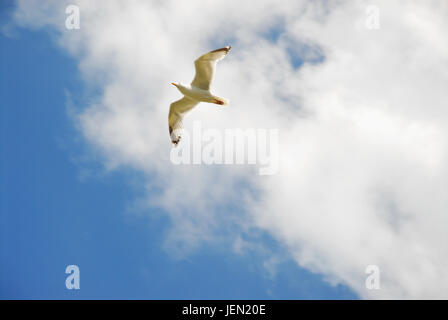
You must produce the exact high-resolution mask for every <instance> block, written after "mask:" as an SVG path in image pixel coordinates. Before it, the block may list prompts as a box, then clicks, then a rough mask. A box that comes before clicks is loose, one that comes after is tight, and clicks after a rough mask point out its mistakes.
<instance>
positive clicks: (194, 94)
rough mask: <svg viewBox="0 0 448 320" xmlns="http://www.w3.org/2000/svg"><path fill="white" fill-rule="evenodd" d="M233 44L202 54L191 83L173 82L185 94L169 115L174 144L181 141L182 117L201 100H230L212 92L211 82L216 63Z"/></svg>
mask: <svg viewBox="0 0 448 320" xmlns="http://www.w3.org/2000/svg"><path fill="white" fill-rule="evenodd" d="M230 48H231V46H227V47H224V48H221V49H216V50H213V51H210V52H209V53H206V54H204V55H202V56H200V57H199V58H198V59H197V60H196V61H195V62H194V66H195V68H196V75H195V77H194V79H193V81H192V82H191V85H182V84H180V83H174V82H172V83H171V84H172V85H174V86H176V87H177V89H178V90H179V91H180V92H181V93H182V94H183V95H184V97H183V98H182V99H180V100H177V101H175V102H173V103H172V104H171V105H170V113H169V115H168V125H169V129H170V138H171V142H172V143H173V144H174V146H177V144H178V143H179V141H180V132H181V130H182V119H183V117H184V115H185V114H186V113H187V112H188V111H190V110H191V109H193V108H194V107H196V105H197V104H198V103H199V102H209V103H215V104H219V105H226V104H227V103H228V101H227V100H226V99H224V98H220V97H217V96H215V95H213V94H212V93H211V92H210V84H211V82H212V80H213V74H214V73H215V69H216V63H217V62H218V61H219V60H221V59H223V58H224V57H225V56H226V54H227V53H228V52H229V50H230Z"/></svg>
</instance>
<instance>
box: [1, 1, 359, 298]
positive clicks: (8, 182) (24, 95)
mask: <svg viewBox="0 0 448 320" xmlns="http://www.w3.org/2000/svg"><path fill="white" fill-rule="evenodd" d="M0 10H2V15H1V16H2V23H4V22H5V21H7V20H8V19H9V17H8V15H7V11H8V10H11V8H10V7H9V8H7V6H5V4H4V3H3V2H2V7H0ZM54 40H55V39H54V38H53V37H52V35H51V33H50V32H48V30H45V29H44V30H38V31H30V30H27V29H21V28H14V32H13V33H12V35H11V36H8V37H7V36H5V35H4V34H0V108H1V109H0V121H1V122H0V130H1V131H0V155H1V156H0V170H1V171H0V298H2V299H271V298H273V299H310V298H321V299H345V298H357V296H356V295H355V294H354V293H353V292H352V291H351V290H350V289H348V288H347V287H344V286H340V285H338V286H331V285H329V284H328V283H327V282H325V281H323V278H322V276H320V275H316V274H312V273H310V272H309V271H306V270H305V269H302V268H299V267H298V266H297V264H296V263H295V262H293V261H292V260H287V259H286V260H285V261H284V262H283V263H280V264H279V265H278V266H277V272H276V274H275V275H273V276H272V275H270V274H269V272H268V271H267V270H266V269H265V268H264V267H263V257H262V256H260V255H258V254H257V253H250V252H249V253H247V254H243V255H239V254H236V253H235V252H233V251H232V250H231V249H230V248H229V247H227V246H223V245H212V244H201V245H200V246H199V247H198V248H197V249H195V250H193V251H192V252H191V253H189V254H188V255H187V256H186V257H184V258H182V259H177V258H176V257H173V256H172V255H171V254H170V253H169V252H167V250H165V249H164V245H163V243H164V237H165V235H166V230H167V229H168V228H169V223H170V222H169V220H168V219H167V218H164V212H163V211H158V210H157V209H146V210H147V211H146V212H145V214H138V212H137V213H135V212H129V207H130V206H132V204H133V202H134V201H135V200H136V199H137V198H138V197H139V196H141V194H142V191H141V190H142V189H143V181H142V178H141V177H140V176H139V173H138V172H133V171H131V170H125V169H121V170H118V171H114V172H108V171H105V170H104V169H103V168H102V164H101V163H100V162H99V160H98V159H97V158H96V157H95V154H94V153H93V152H92V151H91V147H90V146H89V145H88V144H87V142H86V141H84V138H83V136H82V135H81V134H80V132H79V131H78V130H77V128H76V126H75V124H74V122H73V119H72V118H71V117H70V115H69V112H68V109H67V104H69V101H71V100H74V101H75V104H76V105H77V106H80V107H81V108H82V106H83V104H85V103H87V102H88V101H89V100H90V99H93V98H94V94H95V92H94V90H92V88H88V87H86V85H85V84H84V83H83V80H82V78H81V77H80V75H79V71H78V67H77V61H75V60H74V59H73V58H71V57H70V56H68V55H67V54H66V53H64V51H62V50H61V49H59V47H58V46H57V45H56V44H55V42H54ZM86 172H87V174H85V173H86ZM151 210H152V211H151ZM261 239H263V245H266V246H267V247H269V248H270V249H271V250H283V249H282V247H281V246H280V245H278V244H276V242H275V241H274V240H273V239H271V238H270V237H269V236H268V235H267V234H266V235H264V236H262V237H261ZM71 264H75V265H78V266H79V268H80V271H81V289H80V290H67V289H66V288H65V278H66V274H65V273H64V272H65V267H66V266H67V265H71Z"/></svg>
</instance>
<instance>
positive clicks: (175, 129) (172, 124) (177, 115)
mask: <svg viewBox="0 0 448 320" xmlns="http://www.w3.org/2000/svg"><path fill="white" fill-rule="evenodd" d="M198 103H199V101H197V100H193V99H190V98H188V97H183V98H182V99H180V100H177V101H175V102H173V103H172V104H171V105H170V113H169V115H168V126H169V130H170V138H171V142H172V143H173V144H174V145H175V146H177V144H178V143H179V141H180V130H181V129H182V119H183V117H184V114H185V113H187V112H188V111H190V110H191V109H193V108H194V107H195V106H196V105H197V104H198Z"/></svg>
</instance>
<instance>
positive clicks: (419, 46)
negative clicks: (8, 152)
mask: <svg viewBox="0 0 448 320" xmlns="http://www.w3.org/2000/svg"><path fill="white" fill-rule="evenodd" d="M71 2H73V3H76V4H77V5H79V6H80V9H81V28H80V30H66V29H65V28H64V26H65V24H64V21H65V5H66V4H64V3H62V2H60V1H50V0H48V1H28V0H27V1H25V0H24V1H19V6H18V9H17V12H16V19H17V21H19V22H20V23H21V24H22V25H25V26H32V27H44V26H50V27H52V28H55V29H56V30H58V31H59V42H60V44H61V45H62V46H63V47H64V48H66V49H67V50H69V52H70V53H71V54H73V55H74V56H75V57H76V58H78V59H79V62H80V70H81V72H82V73H83V75H84V76H85V79H86V81H87V83H91V84H95V85H98V84H100V86H101V87H102V90H103V95H102V97H101V100H100V101H98V103H96V104H92V105H90V106H89V107H88V108H87V109H86V110H84V111H83V112H82V113H81V114H80V116H79V121H80V125H81V128H82V132H83V134H84V135H85V137H86V138H87V139H88V140H89V141H90V142H91V143H92V144H93V145H95V146H97V147H98V148H99V149H100V150H101V151H102V152H103V153H104V155H105V159H106V161H107V165H108V166H109V167H110V168H115V167H119V166H126V167H132V168H134V169H136V170H138V171H140V172H142V173H144V174H145V175H147V178H148V203H150V205H151V206H156V207H161V208H163V209H165V210H166V212H167V214H169V215H170V217H171V220H172V222H173V229H172V232H171V234H172V238H171V239H177V240H179V242H182V243H187V244H188V245H194V244H196V243H198V242H200V241H213V240H214V239H215V237H216V234H218V236H225V234H227V233H229V232H231V233H239V232H249V230H251V228H254V227H255V226H256V227H258V228H261V229H263V230H266V231H268V232H269V233H270V234H271V235H272V236H274V237H275V238H276V239H277V240H278V241H279V242H280V243H282V244H284V245H285V246H287V247H288V249H289V250H290V252H291V254H292V256H293V257H294V259H295V260H296V261H297V263H298V264H300V265H301V266H303V267H306V268H308V269H310V270H312V271H315V272H320V273H322V274H324V275H325V277H326V279H328V280H329V281H330V282H332V283H343V284H346V285H349V286H350V287H351V288H353V289H354V290H355V291H356V292H357V293H358V294H360V295H361V296H362V297H365V298H378V297H380V298H418V297H420V298H448V296H447V292H448V280H447V278H446V277H445V276H444V274H445V270H446V268H447V266H448V250H447V249H448V232H447V226H448V215H447V214H446V209H447V208H448V196H447V191H446V190H448V179H447V178H448V175H447V173H448V171H447V169H448V165H447V163H448V162H447V154H446V152H447V137H448V129H447V126H446V123H447V121H448V119H447V118H448V111H447V109H446V101H447V99H446V98H447V93H446V83H447V82H448V63H447V62H448V41H447V40H446V31H447V30H448V21H447V20H446V16H447V14H448V4H447V3H446V2H445V1H417V0H414V1H406V2H402V1H400V2H398V1H386V0H384V1H374V3H371V2H367V1H356V2H355V1H312V2H309V3H308V2H306V1H282V2H278V1H270V0H265V1H257V2H253V1H251V2H242V1H236V0H235V1H228V0H227V1H219V2H218V1H214V2H213V4H211V3H209V2H206V1H188V2H181V1H152V2H150V1H71ZM372 4H374V5H377V6H378V7H379V9H380V19H381V24H380V25H381V28H380V29H379V30H369V29H367V28H365V18H366V10H365V9H366V7H367V6H368V5H372ZM272 29H276V30H277V31H278V32H280V33H281V34H280V35H279V36H278V39H275V40H273V39H269V37H268V36H267V35H268V34H269V32H270V31H272ZM227 44H231V45H232V46H233V50H232V51H231V54H229V56H228V57H227V58H226V59H225V60H224V61H223V62H222V63H221V65H220V66H219V71H218V77H217V79H216V85H215V87H216V92H217V93H218V94H220V95H222V96H224V97H226V98H229V99H230V101H231V105H230V106H229V107H228V108H225V109H224V108H223V109H221V108H217V107H215V106H213V105H201V106H200V107H199V108H198V109H197V110H195V111H194V112H193V113H192V114H190V115H189V117H188V118H186V121H185V122H186V127H187V128H189V126H191V124H192V121H193V120H196V119H202V120H203V125H204V126H208V127H214V128H220V129H224V128H237V127H239V128H267V129H268V128H280V130H281V131H280V138H281V146H280V147H281V149H280V152H281V153H280V171H279V173H278V174H277V175H275V176H270V177H259V176H257V175H256V173H254V171H253V170H250V168H249V169H248V168H247V167H236V166H221V167H220V166H213V167H207V166H186V167H181V166H179V167H177V166H173V165H171V163H170V162H169V150H170V142H169V137H168V133H167V123H166V121H167V112H168V106H169V103H170V102H171V101H173V100H174V99H176V98H178V97H179V94H178V93H177V91H176V90H175V89H174V88H172V87H171V86H170V85H169V83H170V82H172V81H180V82H187V83H188V82H189V81H190V80H191V78H192V75H193V72H194V69H193V65H192V61H193V60H194V59H195V58H196V57H197V56H198V55H200V54H201V53H203V52H205V51H207V50H209V49H213V48H215V47H219V46H224V45H227ZM322 56H324V59H322ZM297 57H302V59H305V60H306V61H305V63H304V65H303V66H302V67H300V68H296V66H294V65H293V64H292V63H291V61H294V59H297ZM319 61H320V62H319ZM242 182H244V184H245V185H248V186H249V187H248V188H244V187H242ZM192 185H193V186H194V188H193V187H192ZM155 190H157V192H156V191H155ZM251 190H256V191H257V192H256V194H257V196H256V197H254V196H253V192H252V191H251ZM229 204H232V205H233V206H235V207H236V208H240V209H241V210H244V212H245V214H244V215H243V214H242V212H241V210H238V212H234V213H232V212H231V211H229V210H225V208H226V206H229ZM223 212H224V213H225V214H223ZM232 230H234V231H232ZM236 238H237V239H241V238H239V237H238V236H236ZM226 241H230V240H226ZM235 246H237V247H239V246H240V245H238V244H235ZM274 260H275V259H274ZM274 260H272V261H274ZM371 264H375V265H378V266H379V268H380V270H381V289H380V290H371V291H369V290H367V289H365V286H364V283H365V278H366V274H365V273H364V271H365V267H366V266H367V265H371Z"/></svg>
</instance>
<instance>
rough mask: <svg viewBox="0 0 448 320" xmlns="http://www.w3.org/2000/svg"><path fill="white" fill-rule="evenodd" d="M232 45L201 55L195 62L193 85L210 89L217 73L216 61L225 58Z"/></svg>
mask: <svg viewBox="0 0 448 320" xmlns="http://www.w3.org/2000/svg"><path fill="white" fill-rule="evenodd" d="M230 48H232V47H231V46H227V47H224V48H221V49H216V50H213V51H210V52H208V53H206V54H204V55H202V56H200V57H199V58H198V59H197V60H196V61H195V62H194V66H195V68H196V75H195V77H194V79H193V81H192V82H191V85H192V86H194V87H197V88H200V89H204V90H209V89H210V84H211V82H212V80H213V75H214V73H215V68H216V63H217V62H218V61H219V60H221V59H223V58H224V57H225V56H226V54H227V53H228V52H229V50H230Z"/></svg>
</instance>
